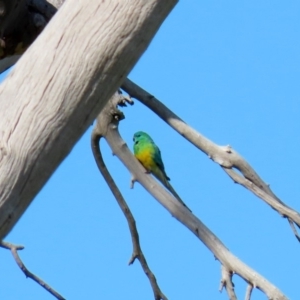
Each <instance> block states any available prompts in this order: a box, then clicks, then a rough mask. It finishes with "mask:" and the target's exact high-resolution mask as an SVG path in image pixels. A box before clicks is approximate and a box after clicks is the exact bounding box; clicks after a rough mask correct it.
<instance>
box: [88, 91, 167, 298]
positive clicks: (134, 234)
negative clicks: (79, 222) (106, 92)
mask: <svg viewBox="0 0 300 300" xmlns="http://www.w3.org/2000/svg"><path fill="white" fill-rule="evenodd" d="M130 101H131V100H130V99H128V98H126V97H123V96H121V95H120V94H118V93H116V94H115V95H114V96H113V97H112V98H111V100H110V102H109V104H108V105H107V106H106V107H105V108H104V110H103V114H102V115H103V116H104V117H103V118H102V124H103V126H104V127H103V128H99V126H97V127H95V128H94V130H93V133H92V138H91V147H92V150H93V154H94V158H95V161H96V163H97V166H98V168H99V170H100V172H101V174H102V176H103V177H104V179H105V181H106V182H107V185H108V186H109V188H110V189H111V191H112V193H113V195H114V196H115V198H116V200H117V202H118V204H119V206H120V208H121V210H122V212H123V214H124V216H125V217H126V220H127V223H128V226H129V230H130V234H131V239H132V245H133V252H132V256H131V258H130V260H129V265H131V264H133V263H134V261H135V260H136V259H138V260H139V262H140V264H141V266H142V268H143V270H144V272H145V274H146V275H147V277H148V279H149V282H150V284H151V287H152V290H153V293H154V298H155V300H167V297H166V296H165V295H164V294H163V292H162V291H161V290H160V288H159V286H158V284H157V281H156V278H155V275H154V274H153V272H152V271H151V269H150V268H149V266H148V264H147V260H146V258H145V256H144V254H143V251H142V249H141V246H140V242H139V234H138V231H137V228H136V223H135V219H134V217H133V215H132V213H131V211H130V208H129V207H128V205H127V203H126V201H125V199H124V198H123V196H122V194H121V192H120V190H119V189H118V187H117V185H116V183H115V182H114V180H113V178H112V176H111V175H110V173H109V171H108V170H107V168H106V165H105V163H104V161H103V158H102V154H101V151H100V146H99V142H100V139H101V137H105V136H103V132H105V131H106V127H107V125H105V122H104V119H106V120H107V124H108V123H110V122H111V120H112V119H113V120H122V119H123V118H124V115H123V113H122V112H121V111H119V110H118V109H117V107H116V105H117V104H120V105H121V106H124V105H126V102H129V103H130V104H131V102H130ZM107 107H108V108H109V109H106V108H107ZM114 108H115V109H114Z"/></svg>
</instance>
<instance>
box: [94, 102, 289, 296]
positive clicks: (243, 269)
mask: <svg viewBox="0 0 300 300" xmlns="http://www.w3.org/2000/svg"><path fill="white" fill-rule="evenodd" d="M106 109H107V110H108V111H109V110H113V109H114V107H111V108H109V107H106ZM103 113H104V111H102V112H101V113H100V114H99V116H98V118H97V125H96V126H97V127H96V128H97V129H96V130H98V129H99V131H98V132H97V131H96V132H97V133H98V134H99V135H105V138H106V140H107V142H108V144H109V146H110V147H111V149H112V151H113V153H114V154H115V155H116V156H117V157H118V158H119V159H120V160H121V161H122V163H123V164H124V165H125V166H126V167H127V169H128V170H129V171H130V173H131V174H133V178H134V180H135V181H138V182H139V183H140V184H141V185H142V186H143V187H144V188H145V189H146V190H147V191H148V192H149V193H151V194H152V196H153V197H154V198H155V199H157V200H158V201H159V203H160V204H162V205H163V206H164V207H165V208H166V209H167V210H168V211H169V212H170V213H171V214H172V216H174V217H175V218H176V219H177V220H178V221H180V222H181V223H182V224H183V225H185V226H186V227H187V228H188V229H190V230H191V231H192V232H193V233H194V234H195V235H196V236H197V237H198V238H199V239H200V240H201V241H202V242H203V243H204V244H205V246H206V247H207V248H208V249H209V250H210V251H211V252H212V253H213V254H214V256H215V257H216V258H217V259H218V260H219V261H220V262H221V264H222V265H223V266H224V267H225V268H226V270H228V272H231V273H232V274H233V273H236V274H237V275H239V276H240V277H242V278H243V279H244V280H245V281H246V282H247V283H252V284H253V286H256V287H257V288H258V289H260V290H261V291H263V292H264V293H265V294H266V295H267V296H268V297H269V299H277V300H287V299H288V298H287V297H286V296H285V295H284V294H283V293H282V292H281V291H280V290H279V289H278V288H277V287H275V286H274V285H273V284H271V283H270V282H268V281H267V280H266V279H265V278H264V277H262V276H261V275H260V274H258V273H257V272H255V271H254V270H253V269H251V268H250V267H249V266H247V265H246V264H244V263H243V262H242V261H240V260H239V259H238V258H237V257H235V256H234V255H233V254H232V253H231V252H230V251H229V250H228V249H227V248H226V247H225V245H224V244H223V243H222V242H221V241H220V240H219V239H218V237H217V236H216V235H214V234H213V233H212V232H211V231H210V230H209V229H208V228H207V227H206V226H205V225H204V224H203V223H202V222H201V221H200V220H199V219H198V218H197V217H196V216H194V215H193V214H192V213H191V212H189V211H188V209H186V208H185V207H184V206H183V205H182V204H181V203H180V202H179V201H177V200H176V199H175V198H174V197H173V196H172V195H171V194H170V193H168V192H167V191H166V190H165V189H164V188H163V187H162V186H161V185H160V184H159V183H158V182H157V181H156V180H155V179H154V178H153V177H152V176H151V175H149V174H146V173H145V171H144V168H143V167H142V166H141V164H140V163H139V162H138V161H137V159H136V158H135V157H134V156H133V155H132V153H131V152H130V150H129V149H128V147H127V145H126V143H125V142H124V141H123V140H122V139H121V137H120V135H119V132H118V118H111V119H112V121H111V123H110V124H107V123H106V127H105V126H103V123H104V124H105V121H104V118H105V115H103Z"/></svg>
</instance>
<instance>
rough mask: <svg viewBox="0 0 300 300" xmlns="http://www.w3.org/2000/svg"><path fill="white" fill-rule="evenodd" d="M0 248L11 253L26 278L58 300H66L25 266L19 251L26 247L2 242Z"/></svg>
mask: <svg viewBox="0 0 300 300" xmlns="http://www.w3.org/2000/svg"><path fill="white" fill-rule="evenodd" d="M0 247H2V248H5V249H8V250H10V251H11V253H12V255H13V257H14V259H15V261H16V263H17V265H18V266H19V268H20V269H21V270H22V272H23V273H24V274H25V276H26V277H28V278H31V279H32V280H33V281H35V282H36V283H38V284H39V285H40V286H41V287H43V288H44V289H45V290H46V291H47V292H49V293H50V294H51V295H53V296H54V297H55V298H56V299H58V300H65V298H64V297H63V296H61V295H60V294H59V293H58V292H56V291H55V290H54V289H53V288H52V287H51V286H50V285H48V284H47V283H46V282H45V281H43V280H42V279H41V278H39V277H38V276H36V275H34V274H33V273H31V272H30V271H29V270H28V269H27V268H26V267H25V265H24V263H23V262H22V260H21V258H20V256H19V254H18V250H23V249H24V246H20V245H14V244H11V243H8V242H4V241H1V242H0Z"/></svg>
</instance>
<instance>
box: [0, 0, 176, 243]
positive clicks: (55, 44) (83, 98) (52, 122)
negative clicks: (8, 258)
mask: <svg viewBox="0 0 300 300" xmlns="http://www.w3.org/2000/svg"><path fill="white" fill-rule="evenodd" d="M176 2H177V0H166V1H159V0H148V1H138V0H130V1H118V0H111V1H100V0H90V1H89V2H88V5H86V3H85V2H82V1H75V0H70V1H67V2H66V3H65V4H64V5H63V6H62V8H61V9H60V10H59V12H58V13H57V15H56V16H55V18H54V19H52V20H51V22H50V23H49V24H48V25H47V26H46V29H45V30H44V31H43V32H42V34H41V35H40V37H39V38H38V39H37V40H36V41H35V43H34V44H33V45H32V46H31V47H30V49H28V51H26V52H25V54H24V55H23V56H22V58H21V59H20V60H19V61H18V63H17V64H16V66H15V67H14V69H13V72H12V73H11V74H10V76H8V78H7V79H6V80H5V81H4V82H3V83H2V84H1V87H0V106H1V112H2V115H1V118H0V123H1V124H0V128H3V130H2V131H1V132H0V141H1V145H0V160H1V165H0V169H1V170H2V171H1V172H0V182H1V186H2V187H3V188H2V190H1V195H0V211H1V213H0V239H2V238H4V236H5V235H6V234H7V233H8V232H9V231H10V230H11V228H12V227H13V226H14V225H15V223H16V222H17V220H18V219H19V218H20V216H21V215H22V214H23V213H24V211H25V210H26V208H27V207H28V206H29V204H30V203H31V201H32V200H33V198H34V197H35V195H36V194H37V193H38V192H39V190H40V189H41V188H42V187H43V185H44V184H45V183H46V181H47V180H48V179H49V177H50V176H51V175H52V174H53V172H54V170H55V169H56V168H57V166H58V165H59V164H60V162H61V161H62V160H63V159H64V158H65V157H66V156H67V155H68V153H69V152H70V151H71V149H72V147H73V146H74V144H75V143H76V141H77V140H78V139H79V138H80V137H81V136H82V134H83V133H84V132H85V131H86V129H87V128H88V127H89V126H90V124H91V123H92V121H93V120H94V119H95V117H96V116H97V114H98V113H99V111H100V110H101V109H102V108H103V106H104V105H105V104H106V102H107V100H108V99H109V98H110V97H111V95H112V94H113V93H114V91H116V90H117V89H118V87H119V86H120V84H121V82H122V81H123V80H124V78H125V77H126V75H127V74H128V72H130V70H131V69H132V67H133V66H134V64H135V63H136V61H137V60H138V59H139V57H140V56H141V55H142V53H143V52H144V51H145V49H146V48H147V46H148V45H149V43H150V41H151V39H152V37H153V36H154V34H155V33H156V32H157V30H158V29H159V27H160V25H161V24H162V22H163V20H164V19H165V18H166V17H167V15H168V13H169V12H170V11H171V9H172V8H173V7H174V6H175V4H176ZM124 11H130V14H124ZM104 23H105V30H103V26H102V25H103V24H104ZM0 29H1V28H0ZM78 29H84V30H78ZM91 29H93V30H91ZM124 36H126V39H124ZM45 45H47V47H45ZM41 49H43V51H41ZM86 49H88V52H89V55H87V54H86V53H87V52H86V51H87V50H86ZM41 53H42V55H41ZM120 62H122V63H120ZM41 65H43V68H41ZM16 87H18V88H17V89H16ZM4 112H5V113H4ZM32 120H34V122H33V121H32ZM24 132H25V133H26V134H24ZM3 170H6V171H5V172H3Z"/></svg>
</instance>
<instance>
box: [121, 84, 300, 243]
mask: <svg viewBox="0 0 300 300" xmlns="http://www.w3.org/2000/svg"><path fill="white" fill-rule="evenodd" d="M122 89H124V91H126V92H127V93H128V94H129V95H130V96H131V97H133V98H136V99H137V100H139V101H140V102H141V103H143V104H144V105H145V106H147V107H148V108H150V109H151V110H152V111H153V112H154V113H156V114H157V115H158V116H159V117H160V118H161V119H162V120H164V121H165V122H166V123H167V124H168V125H170V126H171V127H172V128H173V129H175V130H176V131H177V132H178V133H180V134H181V135H182V136H183V137H184V138H186V139H187V140H188V141H189V142H191V143H192V144H193V145H194V146H196V147H197V148H198V149H199V150H201V151H202V152H204V153H205V154H207V155H208V157H209V158H211V159H212V160H213V161H214V162H216V163H217V164H219V165H220V166H221V167H222V168H223V170H224V171H225V172H226V173H227V174H228V175H229V176H230V177H231V178H232V180H233V181H234V182H236V183H239V184H241V185H242V186H244V187H246V188H247V189H249V190H250V191H252V192H253V193H254V194H255V195H256V196H258V197H259V198H261V199H262V200H263V201H264V202H266V203H267V204H269V205H270V206H271V207H272V208H273V209H274V210H276V211H277V212H278V213H279V214H280V215H282V216H283V217H285V218H288V221H289V222H290V224H291V222H294V223H295V224H296V225H297V226H298V227H300V214H299V213H298V212H297V211H295V210H293V209H292V208H290V207H289V206H287V205H286V204H285V203H284V202H282V201H281V200H280V199H279V198H278V197H277V196H276V195H275V194H274V193H273V192H272V191H271V189H270V187H269V186H268V185H267V184H266V183H265V182H264V181H263V180H262V179H261V178H260V177H259V175H258V174H257V173H256V172H255V171H254V169H253V168H252V167H251V166H250V165H249V164H248V163H247V162H246V160H245V159H244V158H243V157H242V156H240V155H239V154H238V153H237V152H236V151H234V150H233V149H232V148H231V147H230V146H229V145H227V146H218V145H216V144H215V143H213V142H212V141H210V140H209V139H207V138H206V137H204V136H203V135H201V134H200V133H199V132H197V131H196V130H194V129H193V128H191V127H190V126H189V125H187V124H186V123H185V122H184V121H183V120H182V119H181V118H179V117H178V116H177V115H176V114H175V113H173V112H172V111H171V110H170V109H169V108H167V107H166V106H165V105H164V104H163V103H161V102H160V101H159V100H158V99H156V98H155V97H154V96H152V95H151V94H149V93H148V92H146V91H145V90H143V89H142V88H140V87H139V86H138V85H136V84H135V83H133V82H132V81H130V80H129V79H126V80H125V81H124V82H123V84H122ZM233 168H235V169H237V170H239V171H240V172H241V173H242V174H243V176H241V175H239V173H238V172H236V171H235V170H234V169H233ZM293 228H294V227H293ZM294 229H295V228H294ZM293 232H294V234H295V236H296V238H297V239H298V240H299V236H298V234H297V232H296V230H293Z"/></svg>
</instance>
